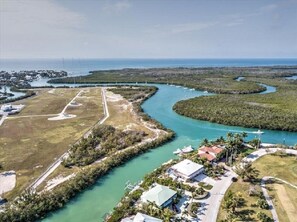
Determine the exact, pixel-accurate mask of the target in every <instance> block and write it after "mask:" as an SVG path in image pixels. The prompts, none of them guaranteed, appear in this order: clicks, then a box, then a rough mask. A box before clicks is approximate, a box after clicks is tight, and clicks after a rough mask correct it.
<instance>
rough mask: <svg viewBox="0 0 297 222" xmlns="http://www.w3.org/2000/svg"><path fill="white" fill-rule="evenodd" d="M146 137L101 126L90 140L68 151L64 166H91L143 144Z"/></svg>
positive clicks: (142, 134) (85, 140) (95, 129)
mask: <svg viewBox="0 0 297 222" xmlns="http://www.w3.org/2000/svg"><path fill="white" fill-rule="evenodd" d="M145 136H146V134H145V133H144V132H138V131H131V130H129V131H125V132H124V131H121V130H118V129H115V128H114V127H112V126H109V125H99V126H98V127H96V128H94V129H93V130H92V133H91V135H89V137H88V138H83V139H81V140H80V141H79V143H77V144H74V145H72V147H71V148H70V149H69V151H68V153H69V156H68V157H67V158H66V159H65V160H64V161H63V163H62V164H63V165H64V166H65V167H70V166H74V165H75V166H86V165H89V164H91V163H93V162H94V161H96V160H98V159H99V158H103V157H104V156H106V155H107V154H108V153H110V154H112V153H115V152H116V151H119V150H122V149H125V148H126V147H129V146H132V145H134V144H136V143H138V142H141V140H142V139H143V138H144V137H145Z"/></svg>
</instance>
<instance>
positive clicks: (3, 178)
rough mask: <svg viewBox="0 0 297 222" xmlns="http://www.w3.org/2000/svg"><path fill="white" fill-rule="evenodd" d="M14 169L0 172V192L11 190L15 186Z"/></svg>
mask: <svg viewBox="0 0 297 222" xmlns="http://www.w3.org/2000/svg"><path fill="white" fill-rule="evenodd" d="M15 183H16V175H15V171H6V172H3V173H1V174H0V194H2V193H6V192H8V191H11V190H12V189H13V188H14V187H15Z"/></svg>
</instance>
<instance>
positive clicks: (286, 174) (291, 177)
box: [253, 155, 297, 185]
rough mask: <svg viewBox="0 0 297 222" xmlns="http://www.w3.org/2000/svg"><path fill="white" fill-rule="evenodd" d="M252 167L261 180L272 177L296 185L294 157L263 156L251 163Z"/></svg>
mask: <svg viewBox="0 0 297 222" xmlns="http://www.w3.org/2000/svg"><path fill="white" fill-rule="evenodd" d="M253 166H254V167H255V168H256V169H258V170H259V171H260V177H261V178H262V177H264V176H273V177H277V178H280V179H283V180H285V181H287V182H289V183H292V184H295V185H297V159H296V156H286V157H280V156H276V155H265V156H263V157H261V158H260V159H258V160H257V161H256V162H255V163H253Z"/></svg>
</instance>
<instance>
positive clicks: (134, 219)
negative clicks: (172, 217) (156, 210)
mask: <svg viewBox="0 0 297 222" xmlns="http://www.w3.org/2000/svg"><path fill="white" fill-rule="evenodd" d="M121 222H162V220H160V219H158V218H155V217H151V216H148V215H146V214H142V213H137V214H136V215H135V216H131V217H127V218H124V219H122V220H121Z"/></svg>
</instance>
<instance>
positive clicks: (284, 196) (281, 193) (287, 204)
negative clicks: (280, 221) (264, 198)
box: [274, 184, 296, 221]
mask: <svg viewBox="0 0 297 222" xmlns="http://www.w3.org/2000/svg"><path fill="white" fill-rule="evenodd" d="M274 188H275V190H276V193H277V196H278V198H279V200H280V202H281V205H282V206H283V208H284V209H285V211H286V213H287V216H288V218H289V220H290V221H295V219H296V209H295V207H294V205H293V203H292V201H291V199H290V197H289V196H288V193H287V191H286V188H285V187H284V186H283V185H282V184H274Z"/></svg>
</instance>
